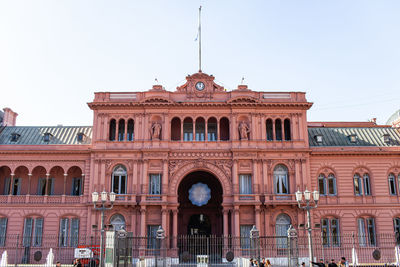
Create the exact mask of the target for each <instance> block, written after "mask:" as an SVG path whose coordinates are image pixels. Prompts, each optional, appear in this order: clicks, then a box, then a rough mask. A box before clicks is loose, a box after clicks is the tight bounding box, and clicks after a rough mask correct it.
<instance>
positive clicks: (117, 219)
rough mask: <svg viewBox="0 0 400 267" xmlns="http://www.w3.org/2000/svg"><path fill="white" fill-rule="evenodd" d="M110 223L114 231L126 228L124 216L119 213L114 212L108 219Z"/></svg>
mask: <svg viewBox="0 0 400 267" xmlns="http://www.w3.org/2000/svg"><path fill="white" fill-rule="evenodd" d="M110 224H111V225H112V226H113V228H114V231H119V230H121V229H124V230H126V225H125V218H124V216H122V215H121V214H114V215H113V216H112V217H111V219H110Z"/></svg>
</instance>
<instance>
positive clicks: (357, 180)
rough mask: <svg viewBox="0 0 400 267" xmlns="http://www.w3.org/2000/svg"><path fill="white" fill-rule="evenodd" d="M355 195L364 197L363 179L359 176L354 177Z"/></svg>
mask: <svg viewBox="0 0 400 267" xmlns="http://www.w3.org/2000/svg"><path fill="white" fill-rule="evenodd" d="M354 194H355V195H356V196H361V195H362V187H361V178H360V176H359V175H358V174H356V175H354Z"/></svg>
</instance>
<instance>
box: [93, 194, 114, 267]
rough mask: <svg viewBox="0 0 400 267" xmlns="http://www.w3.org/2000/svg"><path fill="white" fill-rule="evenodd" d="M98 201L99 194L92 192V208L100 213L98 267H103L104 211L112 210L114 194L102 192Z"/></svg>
mask: <svg viewBox="0 0 400 267" xmlns="http://www.w3.org/2000/svg"><path fill="white" fill-rule="evenodd" d="M108 196H110V204H109V205H107V197H108ZM98 200H99V193H97V192H93V193H92V202H93V207H94V209H95V210H99V211H101V224H100V262H99V266H100V267H103V239H104V211H106V210H110V209H112V208H113V206H114V201H115V193H114V192H110V193H107V192H106V191H104V190H103V192H101V193H100V200H101V202H98ZM97 204H99V205H97Z"/></svg>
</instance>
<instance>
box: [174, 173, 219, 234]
mask: <svg viewBox="0 0 400 267" xmlns="http://www.w3.org/2000/svg"><path fill="white" fill-rule="evenodd" d="M222 193H223V190H222V185H221V183H220V182H219V180H218V179H217V178H216V177H215V176H214V175H213V174H211V173H209V172H206V171H195V172H191V173H189V174H188V175H186V177H185V178H183V179H182V181H181V183H180V184H179V187H178V201H179V208H178V235H205V236H210V235H215V236H221V235H222V233H223V229H222V227H223V224H222V205H221V204H222V200H223V199H222Z"/></svg>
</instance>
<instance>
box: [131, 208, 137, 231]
mask: <svg viewBox="0 0 400 267" xmlns="http://www.w3.org/2000/svg"><path fill="white" fill-rule="evenodd" d="M131 231H132V233H133V236H137V232H136V209H134V210H133V211H132V214H131Z"/></svg>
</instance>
